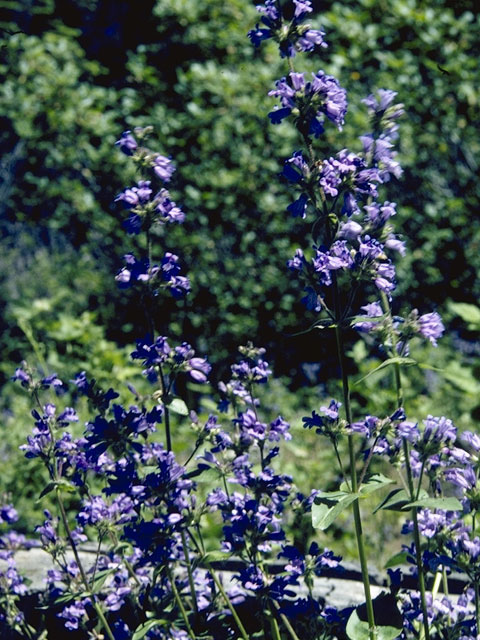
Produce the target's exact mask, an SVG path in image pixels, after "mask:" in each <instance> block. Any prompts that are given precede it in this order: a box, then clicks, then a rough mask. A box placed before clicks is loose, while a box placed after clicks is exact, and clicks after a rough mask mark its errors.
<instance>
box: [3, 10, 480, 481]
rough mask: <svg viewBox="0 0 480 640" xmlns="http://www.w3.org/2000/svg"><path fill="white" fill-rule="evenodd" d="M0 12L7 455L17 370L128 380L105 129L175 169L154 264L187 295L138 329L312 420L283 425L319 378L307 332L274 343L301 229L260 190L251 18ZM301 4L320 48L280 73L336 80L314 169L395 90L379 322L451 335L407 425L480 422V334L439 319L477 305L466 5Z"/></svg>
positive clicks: (472, 60) (321, 363) (284, 199)
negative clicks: (388, 274) (389, 309)
mask: <svg viewBox="0 0 480 640" xmlns="http://www.w3.org/2000/svg"><path fill="white" fill-rule="evenodd" d="M1 4H2V5H3V9H4V10H3V12H2V21H1V22H0V28H1V29H2V31H1V35H2V43H1V48H0V148H1V154H0V156H1V160H0V163H1V164H0V174H1V185H0V238H1V243H2V249H1V252H0V308H1V309H2V316H1V319H0V349H1V352H2V362H1V365H0V382H1V383H5V387H4V391H3V394H2V396H1V402H2V407H3V414H2V415H3V421H4V425H5V427H4V428H6V429H8V427H9V426H10V425H12V426H13V425H15V426H16V429H15V431H16V432H17V433H23V434H24V433H25V429H27V426H26V425H27V424H28V423H29V420H28V418H25V417H21V418H19V417H18V411H19V410H20V412H22V411H23V416H25V415H26V413H27V412H26V409H25V406H26V405H24V404H22V402H23V401H22V400H21V399H20V398H19V396H18V395H17V394H16V393H15V392H14V391H13V389H12V386H11V384H10V383H9V382H8V380H9V377H10V376H11V375H12V373H13V370H14V368H15V366H18V364H19V363H20V362H21V360H22V359H27V360H28V361H29V362H30V363H31V364H32V365H40V366H42V367H43V369H44V370H47V371H48V372H49V373H51V372H52V371H57V373H59V374H60V375H63V376H64V377H65V378H66V379H68V378H71V377H73V375H74V374H75V373H77V372H78V371H79V370H81V369H87V371H89V373H91V374H92V375H95V376H96V377H97V378H98V379H100V380H106V381H107V380H108V381H109V384H112V382H111V379H112V378H113V379H114V380H115V381H116V382H117V384H123V383H124V382H125V381H126V380H128V379H130V377H131V375H133V374H132V371H134V368H133V367H132V365H131V364H130V363H129V361H128V353H129V351H131V347H130V346H129V345H131V343H132V342H133V340H134V339H135V338H137V337H141V336H142V335H143V334H144V333H145V331H146V329H145V321H144V318H143V317H142V313H141V312H140V311H139V307H138V305H137V304H132V303H134V302H135V294H133V293H130V292H127V293H125V292H124V291H119V290H118V289H117V287H116V285H115V282H114V279H113V276H114V274H115V273H116V272H117V271H118V270H119V269H120V268H121V266H122V255H123V254H124V253H126V252H127V251H130V250H131V249H132V246H133V247H135V246H136V247H137V252H141V250H142V241H141V239H138V238H134V239H132V238H129V237H127V236H126V235H125V233H124V231H123V229H122V226H121V220H122V218H123V212H122V211H120V208H119V207H117V206H116V205H114V204H113V201H114V198H115V196H116V195H117V194H118V193H119V192H120V191H121V190H122V189H123V188H124V187H125V186H127V185H130V184H131V182H132V180H133V175H132V173H131V172H130V169H129V168H128V165H127V163H126V162H125V159H124V158H122V157H120V154H119V153H118V151H117V150H116V149H115V147H114V142H115V140H116V139H118V137H119V134H120V133H121V131H122V130H124V129H133V128H134V127H135V126H144V125H147V124H152V125H153V126H154V129H155V140H156V144H157V148H158V150H159V151H160V152H163V153H165V154H170V155H172V156H173V158H174V159H175V162H176V163H177V166H178V171H177V174H176V179H175V181H174V183H173V185H172V192H173V194H174V196H175V199H176V200H177V202H178V203H179V204H181V206H182V208H183V209H184V210H185V212H186V213H187V221H186V223H185V225H184V226H183V227H179V228H175V229H171V230H169V234H168V237H167V238H166V239H165V240H161V243H162V244H161V245H159V246H158V248H157V250H158V254H159V255H163V252H164V250H165V249H167V250H174V251H175V252H176V253H178V254H179V255H180V256H181V257H182V260H183V263H184V265H185V267H186V270H187V271H189V272H190V273H191V275H192V293H191V294H190V295H189V297H188V299H187V302H186V304H185V305H182V304H180V305H179V304H177V303H174V302H171V303H165V305H164V306H163V307H162V308H161V309H159V310H158V313H157V325H158V327H159V330H160V331H166V330H167V326H170V329H169V332H170V333H172V331H173V333H174V334H176V335H177V336H179V337H180V336H181V337H182V339H185V340H188V341H189V342H191V343H192V344H193V345H194V346H195V348H197V350H198V351H199V352H201V353H204V354H208V357H209V360H210V362H212V364H213V365H214V379H219V378H222V377H225V376H226V375H227V367H228V365H229V364H230V362H231V361H232V359H233V358H234V357H235V353H236V349H237V346H238V345H239V344H244V343H245V342H246V341H247V340H249V339H251V340H253V341H254V342H255V343H256V344H258V345H264V346H266V347H267V349H268V359H269V360H270V361H271V362H273V364H274V368H275V373H276V375H277V376H278V377H279V378H282V379H283V380H284V381H285V380H287V382H286V383H285V382H283V383H281V384H280V383H277V386H276V387H275V389H276V392H275V393H273V395H272V398H271V400H272V402H273V403H274V404H275V403H277V404H278V405H280V407H281V408H282V410H283V411H284V412H285V413H288V412H290V413H293V414H295V412H296V411H298V412H301V411H303V415H305V414H306V413H308V412H310V411H311V409H312V408H314V407H313V406H301V404H302V403H303V402H304V398H305V397H306V396H305V394H306V391H305V389H306V388H307V385H310V386H312V385H313V386H314V387H315V389H317V391H318V388H317V387H316V385H318V384H321V385H323V386H322V387H321V388H322V389H324V391H325V386H326V387H327V390H328V388H329V385H330V384H333V385H334V379H335V377H336V367H335V364H334V354H333V353H332V352H331V344H332V340H329V339H325V335H324V334H323V333H322V332H320V331H316V332H310V333H308V334H302V335H297V336H294V335H293V334H296V333H298V332H301V331H302V330H303V329H305V328H307V327H308V326H309V325H310V324H311V323H312V321H313V320H314V318H313V317H312V316H311V315H310V316H309V315H308V314H307V313H306V311H305V309H304V308H303V306H302V305H301V303H300V302H299V300H300V298H301V297H302V295H303V294H302V292H301V291H299V290H298V285H297V283H296V282H295V280H294V279H292V278H291V277H289V275H288V274H287V273H286V268H285V263H286V260H287V259H288V258H289V257H291V255H292V254H293V253H294V250H295V248H296V247H297V246H299V245H301V246H304V245H305V240H304V238H305V232H306V227H305V225H304V224H303V223H302V222H299V221H298V220H293V219H291V218H290V217H289V215H288V213H287V212H286V211H285V207H286V206H287V204H288V203H289V202H290V201H291V199H292V195H291V193H290V194H289V191H288V186H287V185H285V184H284V183H282V181H281V180H279V179H278V174H279V172H280V171H281V167H282V163H283V160H284V159H285V158H286V157H288V156H289V155H290V154H291V151H292V150H293V149H296V148H299V146H300V143H299V141H298V139H297V138H296V136H295V132H294V131H293V129H292V128H291V127H290V125H289V124H288V123H285V124H282V125H280V126H278V127H273V126H271V125H270V124H269V123H268V119H267V113H268V111H269V110H270V109H271V107H272V104H273V102H272V100H271V99H270V98H268V97H267V95H266V94H267V92H268V90H269V89H270V88H271V87H272V85H273V82H274V80H275V79H277V78H279V77H281V76H282V75H284V74H285V72H286V70H287V69H286V63H285V61H282V60H280V59H279V58H278V54H277V51H276V48H275V45H274V44H271V43H270V44H266V45H265V46H264V47H263V48H262V49H261V50H258V51H255V50H254V49H253V48H252V46H251V45H250V42H249V41H248V39H247V38H246V33H247V31H248V30H249V29H250V28H251V27H252V25H254V24H255V22H256V21H257V20H258V16H257V13H256V11H255V8H254V4H253V3H250V2H248V0H142V2H130V1H127V0H123V1H122V0H71V1H60V0H59V1H57V2H55V1H54V0H39V1H37V2H27V1H24V2H16V1H15V0H12V1H9V2H3V3H1ZM314 5H315V8H316V10H317V13H315V14H313V17H312V21H313V23H314V24H315V25H318V26H321V27H323V28H324V29H325V31H326V39H327V41H328V43H329V48H328V49H327V50H322V51H321V53H314V54H311V55H308V56H302V57H299V59H298V62H297V65H298V68H299V69H300V68H302V69H308V70H315V71H316V70H318V69H319V68H323V69H325V71H326V72H327V73H330V74H332V75H335V76H336V77H338V78H339V80H340V82H341V84H342V85H343V86H345V87H346V88H347V90H348V92H349V100H350V110H349V116H348V122H347V126H346V127H345V129H344V131H343V132H336V131H332V130H330V131H328V132H327V135H326V137H325V139H323V140H321V141H319V143H318V149H319V151H318V155H321V153H322V152H324V153H325V154H330V153H332V152H333V151H335V150H338V149H341V148H342V147H344V146H346V145H347V144H348V145H351V144H352V141H354V140H356V139H357V136H358V135H360V134H361V133H363V132H365V131H367V130H368V123H367V119H366V111H365V108H364V106H363V105H362V104H361V99H362V98H363V97H365V96H366V95H368V94H369V93H370V92H371V91H373V90H375V89H376V88H388V89H394V90H396V91H397V92H398V100H399V101H401V102H403V103H404V105H405V111H406V115H405V117H404V118H403V121H402V123H401V138H400V159H401V162H402V165H403V167H404V169H405V173H404V176H403V177H402V179H401V180H398V181H397V180H395V181H392V182H391V183H390V184H388V185H387V190H386V191H385V193H384V197H385V198H386V199H389V200H394V201H396V202H397V203H398V215H397V216H396V219H395V223H396V226H397V229H398V231H399V232H400V233H401V234H403V235H404V236H405V238H406V240H407V243H408V247H409V251H408V255H407V257H406V258H405V259H403V260H402V262H401V264H400V265H399V267H398V273H399V277H398V294H399V295H398V296H397V298H398V300H399V302H398V303H397V305H398V308H397V310H398V311H401V310H402V308H411V307H417V308H418V309H419V311H420V312H421V313H426V312H430V311H432V310H434V309H437V310H438V311H440V312H441V313H442V315H443V316H444V318H445V322H446V323H447V324H448V327H449V333H450V337H449V338H448V339H446V340H445V341H444V346H443V347H440V348H439V349H438V350H437V351H436V352H435V354H434V355H433V356H432V355H431V352H430V351H429V352H428V353H426V354H425V356H424V357H425V358H427V359H429V360H430V361H431V362H433V363H434V364H436V365H437V366H439V367H440V368H442V367H443V368H444V370H445V374H444V375H436V374H433V373H431V374H428V375H427V376H426V375H425V374H424V373H421V374H420V373H419V372H415V373H413V374H412V380H411V383H410V384H411V387H410V399H411V406H412V410H413V412H415V410H416V408H419V407H422V408H424V407H425V406H426V405H425V402H426V401H425V396H426V393H427V392H428V393H430V396H432V394H433V398H434V400H433V401H432V402H436V400H435V398H436V397H441V398H442V400H443V401H444V403H445V404H446V405H447V409H449V410H451V411H453V413H454V416H453V417H455V418H456V419H457V420H459V422H460V423H461V424H464V425H469V424H470V422H471V421H472V419H475V418H476V416H477V414H478V413H479V411H478V405H479V404H480V403H479V402H478V394H479V393H480V384H479V383H478V382H477V380H476V377H477V376H476V370H477V356H478V342H477V339H478V329H479V327H480V321H479V318H478V317H476V316H475V309H474V307H459V306H458V305H457V306H455V305H453V306H452V304H451V303H452V301H453V302H456V303H459V302H461V303H469V304H470V305H475V304H476V301H477V299H478V296H479V294H480V281H479V279H478V271H479V265H480V218H479V216H478V202H479V181H478V177H477V174H478V162H479V147H480V142H479V136H478V128H479V124H480V123H479V118H480V116H479V114H480V110H479V94H478V79H479V72H478V59H479V54H480V52H479V48H480V16H479V9H478V3H477V2H474V1H473V0H471V1H468V0H465V1H450V2H449V1H447V0H429V1H428V2H425V1H422V0H397V1H396V2H386V1H382V0H355V1H349V0H345V1H342V2H332V1H330V0H325V1H323V2H314ZM356 144H357V146H356V148H357V149H359V148H360V144H359V143H358V142H357V143H356ZM159 242H160V239H159ZM407 298H408V302H407ZM472 314H473V315H472ZM466 320H467V321H468V322H466ZM172 322H173V324H172ZM351 338H352V345H351V348H352V351H351V355H352V360H351V369H352V372H353V373H356V372H359V373H360V374H362V373H363V374H364V373H365V371H369V370H371V369H372V368H373V367H374V366H375V359H373V360H369V359H368V358H367V354H368V349H366V347H365V343H364V342H363V341H360V342H357V343H356V344H354V336H351ZM458 356H459V357H460V360H459V359H458ZM454 358H456V362H453V360H454ZM332 379H333V382H332ZM373 384H377V386H380V388H381V387H382V384H383V383H382V380H378V379H377V378H375V376H372V377H370V378H369V379H368V382H366V383H365V384H364V386H363V387H362V389H361V390H360V389H357V390H355V392H354V399H355V401H356V402H357V403H358V405H359V406H362V407H363V408H364V409H365V410H366V409H368V407H369V405H370V403H371V402H372V396H373V395H374V393H375V394H376V397H375V399H376V401H378V400H379V398H380V404H381V396H379V395H378V393H377V392H374V391H373V388H371V386H369V385H373ZM317 391H315V393H317ZM385 393H386V394H387V396H388V392H387V391H386V390H385ZM435 393H436V394H437V396H435ZM307 395H308V394H307ZM315 402H317V400H315ZM385 402H386V401H385ZM307 404H308V403H307ZM314 406H316V405H314ZM14 414H15V415H17V417H16V418H13V417H12V416H13V415H14ZM0 428H1V427H0ZM28 428H30V427H29V426H28ZM12 442H13V443H14V444H15V446H14V444H12V443H11V442H10V440H8V442H7V444H4V449H5V450H4V451H3V453H2V455H3V457H4V458H8V456H11V455H14V454H13V451H14V449H15V447H16V444H17V443H16V440H15V439H14V440H12ZM8 443H10V444H8ZM12 477H13V475H12ZM6 487H7V489H8V490H10V489H11V479H9V477H8V474H7V476H6Z"/></svg>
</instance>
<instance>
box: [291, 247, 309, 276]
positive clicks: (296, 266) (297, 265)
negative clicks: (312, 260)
mask: <svg viewBox="0 0 480 640" xmlns="http://www.w3.org/2000/svg"><path fill="white" fill-rule="evenodd" d="M304 264H305V258H304V256H303V251H302V250H301V249H297V250H296V251H295V255H294V257H293V258H292V259H291V260H288V262H287V266H288V268H289V269H291V270H292V271H301V270H302V269H303V266H304Z"/></svg>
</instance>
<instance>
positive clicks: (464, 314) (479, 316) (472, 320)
mask: <svg viewBox="0 0 480 640" xmlns="http://www.w3.org/2000/svg"><path fill="white" fill-rule="evenodd" d="M448 308H449V309H450V311H452V313H455V314H456V315H457V316H460V318H461V319H462V320H464V321H465V322H468V328H469V329H470V330H472V331H474V330H475V329H479V328H480V307H477V306H476V305H475V304H468V303H467V302H450V303H449V304H448Z"/></svg>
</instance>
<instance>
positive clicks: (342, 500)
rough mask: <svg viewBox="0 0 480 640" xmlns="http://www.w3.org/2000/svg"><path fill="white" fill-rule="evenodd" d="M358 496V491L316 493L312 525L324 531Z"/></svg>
mask: <svg viewBox="0 0 480 640" xmlns="http://www.w3.org/2000/svg"><path fill="white" fill-rule="evenodd" d="M359 497H360V494H359V493H348V492H346V491H331V492H329V493H318V494H317V495H316V496H315V500H314V503H313V505H312V526H313V528H314V529H320V530H321V531H324V530H325V529H326V528H327V527H329V526H330V525H331V524H332V522H334V521H335V520H336V519H337V517H338V516H339V515H340V514H341V513H342V511H344V510H345V509H346V508H347V507H348V506H349V505H351V504H352V502H354V501H355V500H357V499H358V498H359Z"/></svg>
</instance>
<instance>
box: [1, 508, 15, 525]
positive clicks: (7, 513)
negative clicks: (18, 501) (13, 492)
mask: <svg viewBox="0 0 480 640" xmlns="http://www.w3.org/2000/svg"><path fill="white" fill-rule="evenodd" d="M17 520H18V513H17V510H16V509H14V507H13V505H11V504H4V505H2V506H0V524H2V523H4V522H6V523H7V524H11V523H12V522H16V521H17Z"/></svg>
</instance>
